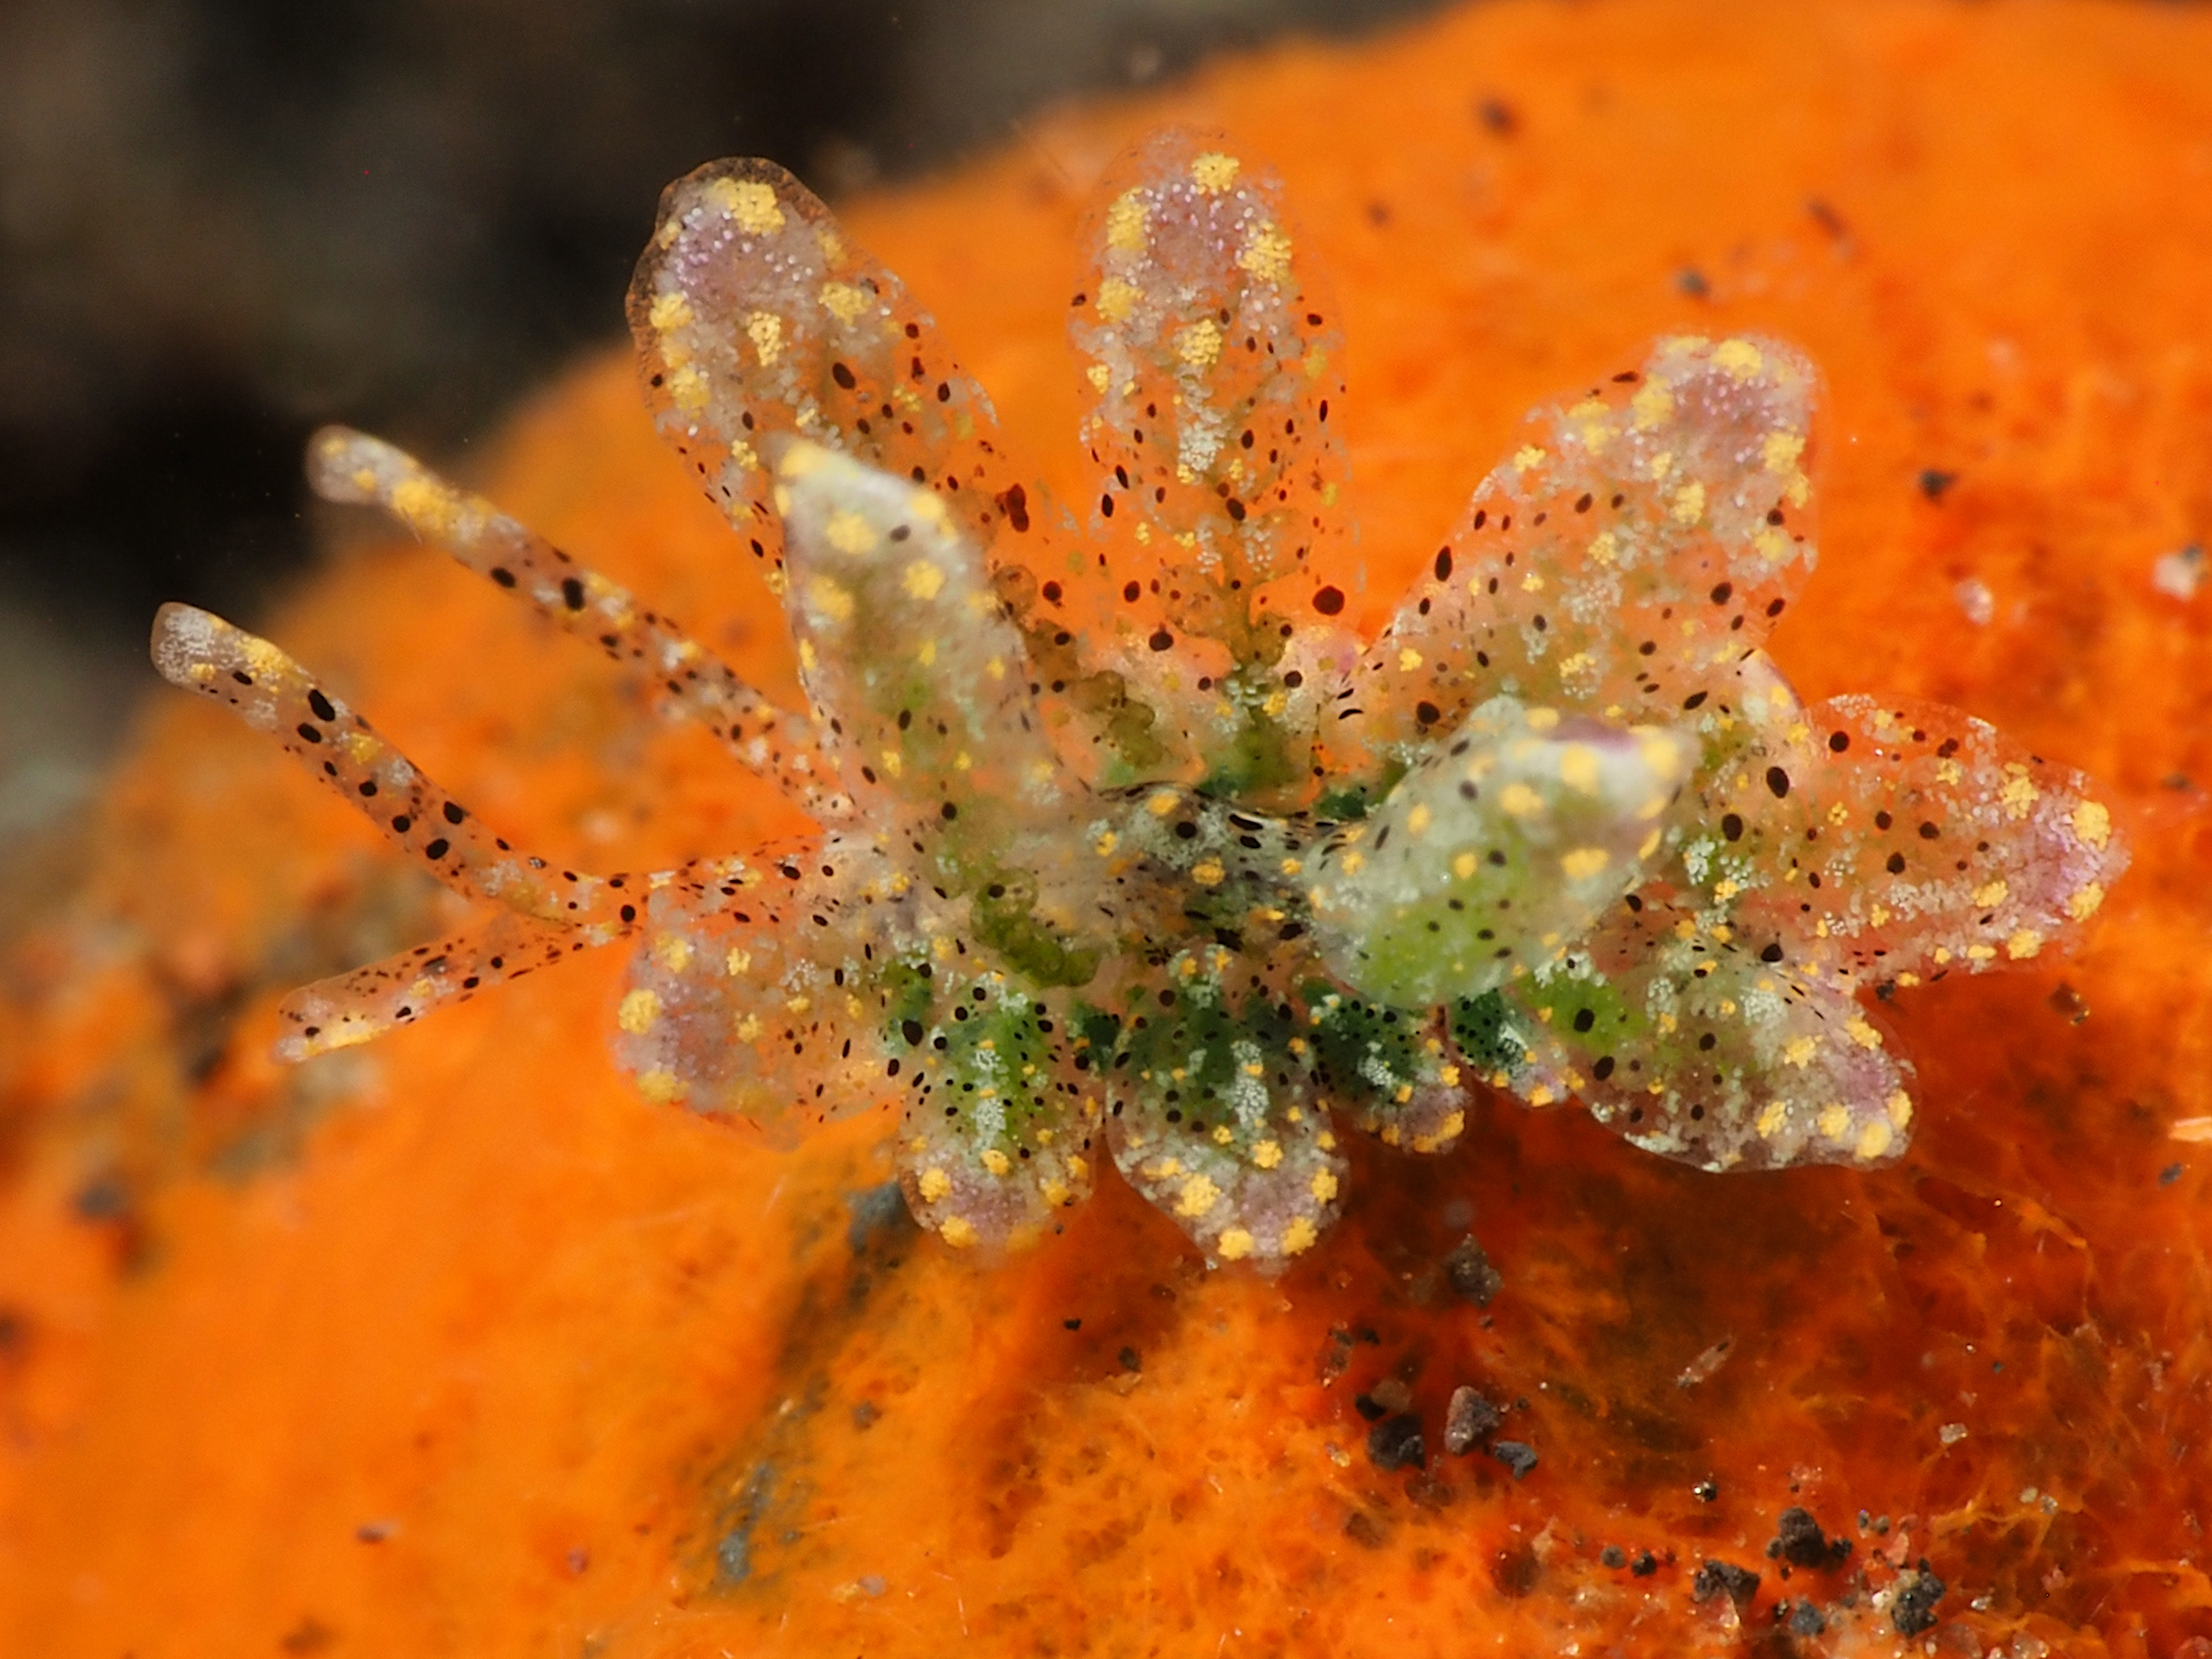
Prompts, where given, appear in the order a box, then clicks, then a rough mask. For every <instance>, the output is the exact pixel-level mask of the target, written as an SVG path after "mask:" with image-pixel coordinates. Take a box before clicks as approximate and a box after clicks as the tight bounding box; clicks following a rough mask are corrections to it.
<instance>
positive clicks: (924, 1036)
mask: <svg viewBox="0 0 2212 1659" xmlns="http://www.w3.org/2000/svg"><path fill="white" fill-rule="evenodd" d="M896 1013H897V1020H896V1038H895V1042H896V1043H897V1044H899V1045H902V1048H903V1051H904V1053H905V1054H906V1055H907V1060H906V1066H907V1067H908V1076H909V1079H910V1092H909V1094H908V1102H907V1109H906V1121H905V1125H904V1127H902V1129H901V1131H900V1134H899V1170H900V1178H901V1180H902V1182H903V1183H904V1185H905V1188H906V1194H907V1199H908V1203H909V1205H910V1206H911V1207H912V1209H913V1211H914V1214H915V1218H916V1219H917V1220H919V1221H920V1222H921V1225H923V1226H925V1227H927V1228H929V1229H930V1230H931V1231H933V1232H935V1233H937V1234H938V1235H939V1237H942V1238H943V1239H944V1240H945V1243H948V1244H951V1245H954V1246H956V1247H959V1248H963V1249H964V1248H967V1247H969V1246H971V1245H979V1244H980V1245H984V1246H987V1247H994V1248H995V1247H1005V1246H1013V1245H1019V1244H1022V1243H1027V1242H1029V1241H1030V1240H1033V1239H1035V1238H1036V1237H1037V1236H1038V1235H1039V1234H1041V1233H1042V1232H1044V1231H1047V1230H1048V1229H1049V1228H1051V1227H1052V1226H1053V1225H1054V1224H1055V1223H1056V1221H1057V1220H1058V1218H1059V1216H1060V1212H1061V1211H1063V1210H1066V1208H1068V1207H1069V1206H1072V1205H1075V1204H1079V1203H1080V1202H1081V1201H1082V1200H1084V1199H1085V1198H1087V1197H1089V1196H1090V1194H1091V1169H1092V1159H1093V1157H1094V1153H1093V1151H1092V1142H1093V1139H1094V1137H1095V1135H1096V1133H1097V1128H1098V1124H1099V1119H1100V1116H1101V1110H1102V1109H1101V1106H1100V1103H1099V1088H1098V1085H1097V1082H1096V1081H1095V1080H1094V1079H1091V1078H1090V1077H1087V1076H1086V1075H1085V1073H1084V1072H1083V1071H1082V1070H1080V1069H1079V1068H1078V1067H1077V1066H1075V1065H1074V1064H1073V1056H1074V1052H1075V1051H1074V1048H1073V1046H1072V1045H1073V1039H1074V1036H1075V1034H1076V1033H1075V1028H1074V1025H1073V1021H1072V1019H1071V1018H1070V1016H1069V1013H1068V1012H1067V1011H1066V1008H1064V1007H1062V1006H1057V1005H1056V1004H1055V1003H1054V1001H1053V1000H1050V999H1048V998H1040V997H1037V996H1033V995H1031V994H1029V993H1027V992H1025V991H1024V989H1023V988H1022V987H1021V985H1020V983H1019V982H1018V981H1016V980H1013V979H1012V978H1010V977H1009V976H1007V975H1005V974H1003V973H1000V972H997V971H995V970H993V969H983V970H981V971H980V972H979V971H976V970H975V969H974V967H973V966H972V965H970V966H969V968H968V969H966V970H965V971H963V970H962V969H959V968H957V967H956V966H955V965H954V964H953V963H950V962H947V963H943V964H942V965H940V966H939V967H938V968H937V969H935V970H934V971H933V972H930V973H925V972H924V971H923V970H922V968H921V965H920V964H915V966H914V967H913V968H912V969H910V976H909V977H908V980H907V981H906V985H905V995H904V997H903V999H902V1000H901V1002H900V1004H899V1006H898V1008H897V1010H896Z"/></svg>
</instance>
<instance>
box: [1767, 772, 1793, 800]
mask: <svg viewBox="0 0 2212 1659" xmlns="http://www.w3.org/2000/svg"><path fill="white" fill-rule="evenodd" d="M1766 787H1767V789H1768V790H1769V791H1770V792H1771V793H1772V794H1773V796H1774V799H1777V800H1786V799H1789V796H1790V775H1789V774H1788V773H1787V772H1785V771H1784V770H1783V769H1781V768H1780V767H1778V766H1770V767H1768V768H1767V769H1766Z"/></svg>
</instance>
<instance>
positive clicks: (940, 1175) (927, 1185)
mask: <svg viewBox="0 0 2212 1659" xmlns="http://www.w3.org/2000/svg"><path fill="white" fill-rule="evenodd" d="M914 1184H915V1190H916V1191H918V1192H919V1193H921V1201H922V1202H923V1203H925V1204H934V1203H936V1202H937V1200H939V1199H940V1198H943V1197H944V1196H945V1194H947V1193H949V1192H951V1190H952V1177H951V1176H949V1175H947V1174H945V1171H944V1170H940V1169H939V1168H938V1167H937V1166H936V1165H935V1164H931V1165H930V1166H929V1168H927V1170H923V1171H922V1172H921V1175H920V1176H918V1177H917V1178H916V1179H915V1183H914Z"/></svg>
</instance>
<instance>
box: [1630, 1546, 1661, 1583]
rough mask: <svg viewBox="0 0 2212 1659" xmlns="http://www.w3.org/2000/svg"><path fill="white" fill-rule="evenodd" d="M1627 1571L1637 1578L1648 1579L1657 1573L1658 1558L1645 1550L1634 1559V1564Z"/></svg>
mask: <svg viewBox="0 0 2212 1659" xmlns="http://www.w3.org/2000/svg"><path fill="white" fill-rule="evenodd" d="M1628 1570H1629V1571H1631V1572H1632V1573H1634V1574H1635V1575H1636V1576H1637V1577H1638V1578H1649V1577H1650V1576H1651V1575H1652V1574H1653V1573H1655V1572H1656V1571H1659V1558H1658V1557H1657V1556H1656V1555H1654V1554H1652V1553H1651V1552H1650V1550H1646V1551H1644V1553H1643V1554H1641V1555H1639V1556H1638V1557H1637V1558H1636V1561H1635V1564H1634V1565H1632V1566H1631V1567H1630V1568H1629V1569H1628Z"/></svg>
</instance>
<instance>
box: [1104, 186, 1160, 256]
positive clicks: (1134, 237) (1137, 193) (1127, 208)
mask: <svg viewBox="0 0 2212 1659" xmlns="http://www.w3.org/2000/svg"><path fill="white" fill-rule="evenodd" d="M1151 216H1152V210H1151V208H1150V207H1148V206H1147V205H1146V202H1145V192H1144V191H1143V189H1142V188H1141V187H1139V188H1138V189H1136V190H1125V191H1122V192H1121V195H1119V196H1117V197H1115V198H1114V205H1113V206H1111V207H1109V208H1108V209H1107V210H1106V246H1108V247H1110V248H1112V249H1113V250H1114V251H1115V252H1117V253H1139V252H1143V251H1144V246H1145V226H1146V221H1147V220H1149V219H1150V218H1151Z"/></svg>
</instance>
